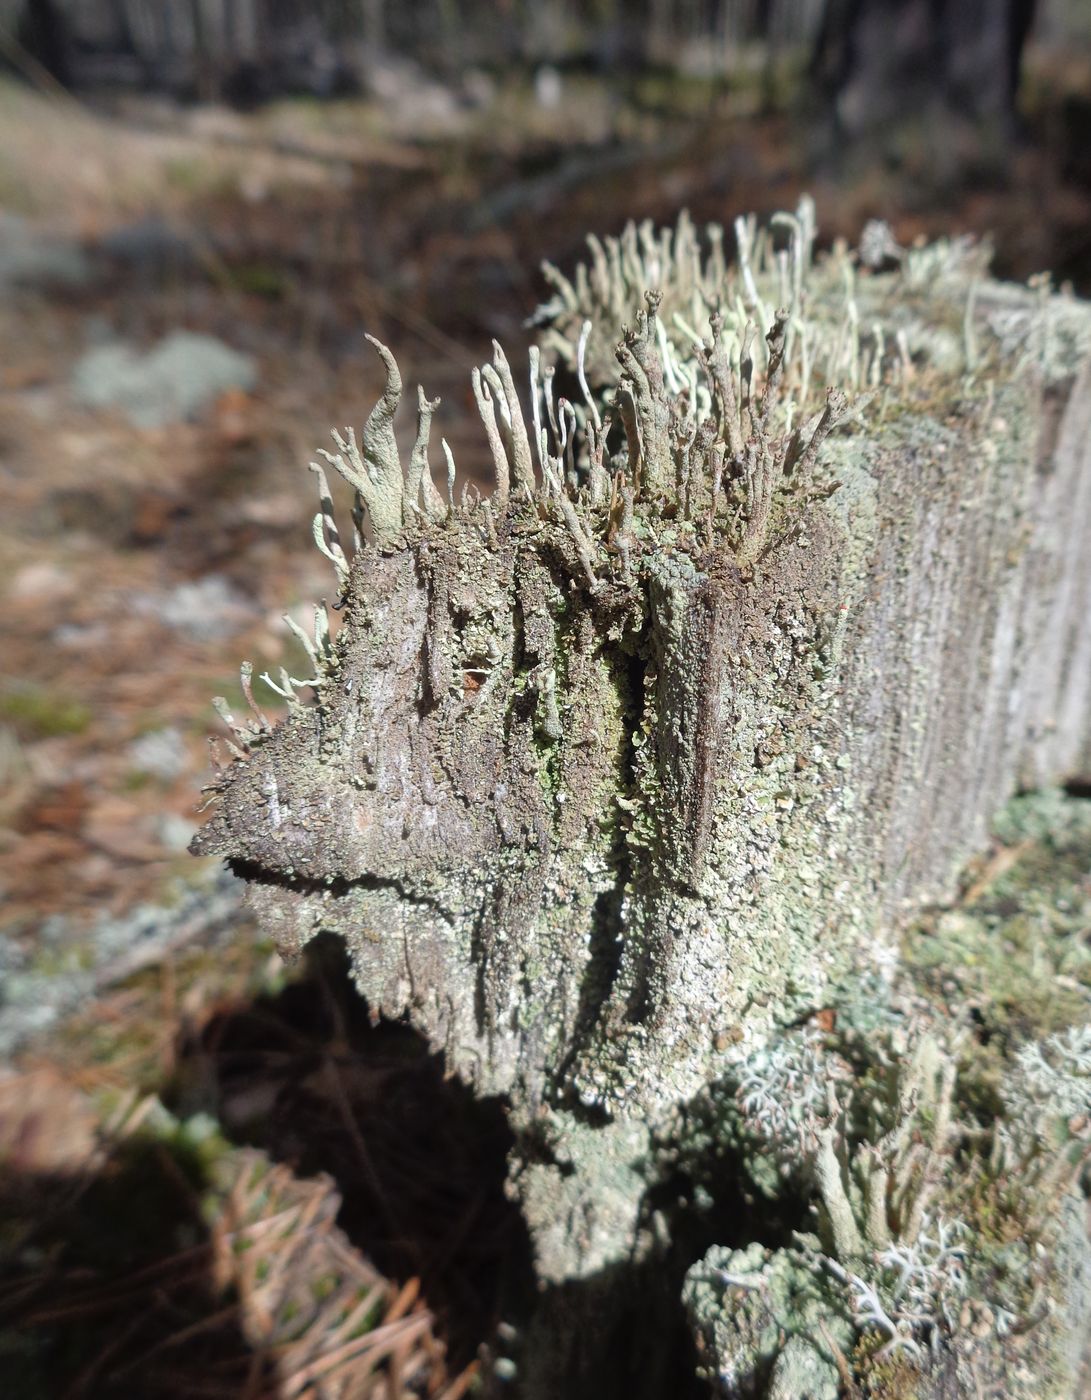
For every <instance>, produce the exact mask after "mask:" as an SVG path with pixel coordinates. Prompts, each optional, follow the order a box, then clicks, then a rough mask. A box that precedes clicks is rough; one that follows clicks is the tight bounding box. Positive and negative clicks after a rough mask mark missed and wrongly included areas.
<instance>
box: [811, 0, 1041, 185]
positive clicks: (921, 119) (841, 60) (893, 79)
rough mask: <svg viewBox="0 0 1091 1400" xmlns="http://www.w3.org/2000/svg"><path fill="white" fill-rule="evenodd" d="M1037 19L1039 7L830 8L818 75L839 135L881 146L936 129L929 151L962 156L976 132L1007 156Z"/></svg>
mask: <svg viewBox="0 0 1091 1400" xmlns="http://www.w3.org/2000/svg"><path fill="white" fill-rule="evenodd" d="M1034 13H1035V0H830V3H829V5H828V6H827V9H826V13H825V16H824V18H823V22H822V27H821V30H820V32H819V35H818V39H817V41H816V44H815V52H814V57H813V62H812V75H813V77H814V78H815V79H816V81H817V84H818V86H819V88H820V90H821V91H822V93H823V94H824V96H825V97H826V99H827V100H828V101H829V102H830V103H831V106H832V115H833V119H834V123H835V127H836V131H837V134H838V136H839V137H841V138H842V139H847V140H849V141H851V142H862V143H865V144H872V143H875V142H878V143H880V144H882V143H884V142H885V140H886V138H888V137H889V135H890V133H891V132H894V131H898V132H903V131H904V130H905V129H906V128H907V127H913V126H915V125H921V126H922V127H924V126H929V125H930V126H931V128H932V140H931V142H929V141H927V139H926V141H925V145H926V146H927V145H929V144H931V145H933V146H939V147H941V148H942V147H943V146H948V147H950V146H951V145H952V144H953V146H954V147H955V148H956V149H957V148H958V146H959V144H960V143H959V139H958V138H959V136H960V135H961V134H962V133H967V132H970V133H972V134H973V135H975V136H976V138H977V140H978V141H979V142H980V141H982V140H984V142H985V147H986V149H990V148H991V149H995V148H996V147H1000V148H1002V147H1003V145H1004V144H1005V143H1006V141H1007V140H1008V138H1009V137H1010V135H1011V132H1012V127H1013V119H1014V115H1015V99H1016V93H1017V90H1018V85H1019V70H1020V63H1021V59H1022V54H1023V49H1024V46H1025V44H1026V40H1027V37H1028V35H1029V33H1030V29H1031V25H1032V23H1033V20H1034ZM948 137H951V138H952V140H951V141H949V140H948ZM936 154H937V155H938V156H939V158H940V164H941V165H942V164H947V163H949V158H948V157H949V151H948V152H945V151H944V150H943V149H940V150H938V151H937V152H936Z"/></svg>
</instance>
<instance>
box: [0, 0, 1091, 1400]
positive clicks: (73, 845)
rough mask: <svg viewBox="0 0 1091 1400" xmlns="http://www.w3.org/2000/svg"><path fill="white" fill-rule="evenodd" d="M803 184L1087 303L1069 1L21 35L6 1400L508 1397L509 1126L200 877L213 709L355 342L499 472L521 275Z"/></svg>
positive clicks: (8, 187) (170, 19)
mask: <svg viewBox="0 0 1091 1400" xmlns="http://www.w3.org/2000/svg"><path fill="white" fill-rule="evenodd" d="M803 191H809V192H810V193H811V194H812V195H813V196H814V198H815V200H816V203H817V209H818V219H819V226H820V232H821V239H822V241H823V242H824V243H826V244H829V243H830V242H831V241H832V240H834V239H835V238H838V237H847V238H849V239H853V240H854V239H855V237H856V236H857V235H858V234H859V231H860V229H861V228H862V227H863V225H864V223H865V222H866V221H867V220H868V219H871V218H882V219H885V220H886V221H887V222H888V223H889V224H890V226H891V228H892V230H893V232H894V234H895V236H896V237H897V238H898V239H899V240H900V241H901V242H902V243H909V242H911V241H912V240H913V239H914V238H917V237H920V236H924V235H931V234H936V233H940V232H944V233H947V232H954V233H971V234H975V235H977V236H979V237H983V238H985V237H987V238H990V239H991V240H992V243H993V245H994V248H995V256H994V266H995V268H996V271H997V272H998V274H999V275H1001V276H1004V277H1011V278H1017V279H1025V278H1027V277H1028V276H1030V275H1031V274H1034V273H1037V272H1039V271H1042V270H1043V269H1048V270H1050V271H1051V273H1052V275H1053V277H1054V279H1055V280H1056V281H1057V282H1059V283H1062V282H1069V283H1071V285H1072V286H1073V287H1074V288H1075V290H1076V291H1077V292H1079V293H1082V294H1084V295H1088V294H1091V5H1088V4H1087V0H1038V2H1037V3H1035V0H641V2H640V3H622V0H533V3H531V0H417V2H416V3H412V2H411V0H400V3H394V2H393V0H0V647H2V650H0V657H2V661H0V1056H2V1057H3V1059H4V1062H5V1065H6V1067H5V1068H4V1069H3V1071H2V1073H0V1368H2V1370H3V1374H4V1376H5V1387H6V1393H7V1394H9V1395H12V1396H23V1395H25V1396H28V1397H37V1396H41V1397H51V1398H52V1397H55V1396H65V1395H70V1396H73V1397H75V1396H98V1395H104V1396H105V1395H115V1394H116V1395H126V1396H133V1395H138V1396H158V1395H164V1396H190V1395H209V1396H224V1397H235V1396H243V1395H245V1396H249V1397H252V1398H253V1397H258V1396H263V1395H269V1396H273V1395H277V1396H297V1395H298V1396H307V1395H316V1396H317V1395H320V1394H321V1395H331V1396H332V1395H342V1394H343V1395H349V1394H352V1395H367V1394H375V1395H382V1396H391V1397H395V1396H402V1395H411V1394H412V1395H417V1394H420V1395H423V1394H427V1395H431V1396H440V1395H443V1396H445V1397H448V1400H454V1397H456V1396H457V1395H461V1394H464V1393H482V1394H484V1393H490V1394H491V1393H493V1392H494V1391H497V1392H498V1393H499V1392H502V1393H514V1392H513V1391H512V1386H513V1385H514V1384H515V1382H511V1381H510V1380H509V1379H506V1378H507V1377H510V1375H511V1374H512V1373H513V1371H515V1370H516V1369H517V1350H518V1338H517V1332H516V1331H514V1330H513V1329H512V1328H511V1326H509V1325H508V1324H509V1323H510V1322H511V1320H512V1319H518V1317H519V1316H520V1310H521V1309H524V1310H525V1305H526V1298H527V1296H528V1283H527V1280H528V1258H527V1250H526V1241H525V1235H524V1232H523V1229H522V1225H521V1221H520V1220H519V1218H518V1215H517V1213H516V1212H515V1210H514V1208H513V1207H512V1206H511V1205H510V1204H509V1203H508V1202H507V1200H506V1198H505V1196H504V1193H503V1176H504V1153H505V1150H506V1146H507V1139H506V1128H505V1126H504V1121H503V1112H502V1106H501V1105H499V1104H483V1105H482V1104H475V1103H473V1102H472V1101H470V1100H469V1098H468V1096H467V1095H465V1094H463V1093H462V1091H461V1090H460V1088H459V1086H458V1085H455V1084H451V1083H449V1082H447V1081H445V1080H444V1079H443V1074H442V1067H441V1066H440V1065H439V1064H437V1062H436V1060H435V1059H434V1057H432V1056H430V1055H429V1054H428V1053H427V1048H426V1047H425V1046H423V1045H421V1044H420V1043H419V1041H418V1040H417V1038H416V1037H415V1036H414V1035H413V1034H412V1033H411V1032H410V1031H409V1030H408V1029H407V1028H405V1027H398V1026H389V1025H377V1026H372V1025H371V1023H370V1021H369V1018H368V1015H367V1009H366V1007H364V1006H363V1004H362V1002H360V1000H359V998H357V997H356V996H355V995H354V993H353V991H352V989H351V986H350V985H349V984H348V982H347V979H346V975H345V971H344V967H343V965H342V963H341V961H340V958H339V955H338V951H337V949H336V947H327V946H324V945H321V946H318V947H316V948H315V950H314V952H313V956H312V957H310V958H309V959H308V960H307V962H306V963H305V964H304V965H303V966H301V967H297V968H295V969H286V968H284V967H283V966H282V965H281V964H280V962H279V960H278V959H277V957H276V955H275V954H274V953H273V951H272V950H271V949H270V947H269V946H268V945H267V943H266V941H265V940H264V939H263V935H262V930H261V929H256V928H254V927H252V926H251V925H250V924H248V922H247V920H246V918H245V916H244V915H243V913H242V912H241V911H240V909H239V900H238V894H237V892H236V890H235V888H234V884H233V882H232V881H231V880H230V879H229V878H228V877H226V876H225V875H224V874H223V873H222V872H220V871H218V870H217V869H215V868H212V867H208V866H202V865H201V864H200V863H199V862H197V861H194V860H192V859H191V858H190V857H189V856H188V855H186V854H185V847H186V845H187V843H188V841H189V839H190V836H191V835H192V833H193V831H194V829H195V826H196V823H197V821H198V820H199V817H198V815H197V813H196V808H197V805H198V801H199V789H200V787H201V785H202V783H203V782H204V781H206V774H207V771H208V769H207V750H206V742H207V739H208V736H209V735H210V734H212V733H215V732H216V731H217V728H218V725H217V722H216V721H215V716H214V714H213V712H212V710H211V707H210V704H209V701H210V697H211V696H213V695H223V696H225V697H226V698H227V699H228V701H229V703H230V704H231V705H232V706H233V707H236V708H239V707H242V706H243V703H244V702H243V699H242V696H241V694H240V690H239V681H238V664H239V661H240V660H241V659H243V658H244V657H249V658H251V659H252V660H253V661H254V663H255V671H256V672H261V671H263V670H266V669H272V670H273V671H274V672H275V670H276V668H277V667H278V666H280V665H285V666H287V667H288V669H289V670H292V669H294V668H295V667H297V666H298V664H299V660H298V657H297V656H296V653H295V651H294V645H295V644H294V643H293V642H292V639H291V636H290V634H289V632H288V630H287V628H286V627H285V626H284V624H283V623H282V621H281V613H282V612H283V611H285V610H286V609H287V610H289V611H290V612H292V613H293V615H295V616H297V617H298V618H299V619H300V620H302V619H303V618H305V616H306V614H307V610H308V607H309V605H310V603H311V602H312V601H313V600H315V599H317V598H320V597H322V596H324V595H326V596H328V595H329V592H330V587H331V581H330V577H329V574H328V570H327V566H326V564H325V561H323V560H322V559H321V558H320V556H319V555H318V554H317V552H316V551H315V550H314V549H313V547H312V546H311V542H310V530H309V521H310V517H311V514H312V513H313V508H314V506H313V499H312V496H313V492H312V486H313V482H312V480H311V478H310V476H309V474H308V473H307V471H306V463H307V461H308V460H309V459H310V457H311V456H313V453H314V449H315V447H317V446H319V445H321V444H322V443H323V442H324V441H325V440H326V438H327V434H328V430H329V427H330V425H331V424H343V423H345V422H348V421H353V422H357V423H358V422H359V421H361V420H362V419H363V418H364V417H365V415H366V413H367V411H368V410H369V408H370V406H371V404H372V402H373V401H374V397H375V395H376V393H377V390H378V388H379V382H380V376H379V375H378V373H377V370H376V363H375V361H374V357H373V355H372V353H371V352H370V350H369V348H368V347H367V345H366V344H365V342H364V339H363V336H364V332H365V331H367V332H370V333H372V334H375V335H377V336H379V337H380V338H381V339H382V340H384V341H385V342H386V343H387V344H389V345H390V346H391V348H392V349H393V350H394V352H395V354H396V355H397V357H398V359H399V361H400V362H401V365H402V369H403V373H404V375H405V377H406V380H407V383H408V384H409V385H412V384H414V383H415V382H417V381H418V380H419V381H420V382H421V383H422V384H423V385H424V386H425V388H426V389H427V391H428V393H429V394H430V395H433V396H434V395H436V394H439V395H441V396H442V398H443V406H442V408H441V410H440V415H439V419H440V431H441V433H442V434H443V435H445V436H446V437H447V438H448V439H449V441H450V442H451V443H452V445H453V447H454V449H455V453H456V456H457V457H458V459H459V463H460V469H461V471H462V472H463V473H468V474H470V475H473V474H474V473H475V472H479V473H480V474H481V476H482V479H484V475H485V468H486V461H485V453H484V450H483V448H484V439H483V437H482V435H481V433H480V431H479V425H477V424H476V423H475V413H474V411H473V407H472V397H471V395H470V392H469V370H470V367H471V366H472V365H474V364H476V363H480V362H481V361H482V360H483V359H484V358H487V356H488V355H489V342H490V340H491V339H492V337H494V336H495V337H497V338H498V339H500V340H501V341H503V343H504V345H505V347H506V348H507V351H508V354H509V356H511V357H512V358H513V360H514V361H516V362H519V361H521V360H522V359H523V357H524V356H525V349H526V346H527V345H528V344H529V343H530V337H531V335H532V332H530V331H528V330H527V328H526V321H527V318H528V317H529V316H530V315H531V314H532V313H533V311H534V309H535V307H536V306H537V304H538V303H539V302H540V301H541V300H543V299H545V297H546V295H547V287H546V285H545V283H544V282H543V279H542V277H541V275H540V273H539V264H540V261H541V260H542V259H543V258H545V257H548V258H549V259H550V260H552V261H554V262H556V263H558V264H559V265H560V266H561V267H562V268H568V269H570V268H571V266H572V264H573V263H574V261H575V260H576V259H578V258H579V257H580V256H581V255H582V252H583V248H584V236H585V234H586V233H588V232H589V231H594V232H596V233H598V234H600V235H601V234H611V233H618V232H619V231H620V229H621V227H622V226H623V224H624V223H625V221H626V220H628V219H630V218H635V219H638V220H640V219H643V218H649V217H650V218H652V219H654V220H655V221H657V222H667V221H670V222H673V220H674V219H675V218H676V216H677V214H678V212H679V211H680V210H681V209H682V208H688V209H689V211H690V213H691V214H692V215H693V217H694V219H695V220H696V221H697V222H698V223H699V224H700V223H703V222H705V221H707V220H716V221H719V222H722V223H725V224H728V225H729V224H730V221H731V220H732V219H733V218H734V217H735V215H737V214H739V213H746V212H750V211H756V212H758V213H769V212H772V211H774V210H776V209H782V208H793V207H794V206H795V204H796V201H797V199H798V197H799V195H800V194H801V193H802V192H803ZM403 426H405V427H406V429H407V431H410V432H411V430H412V425H411V424H409V423H408V421H407V423H406V424H405V425H403ZM260 690H261V687H259V691H260ZM259 698H260V701H261V703H262V705H263V707H264V708H266V710H267V711H268V713H270V714H271V715H275V714H276V713H277V709H276V705H275V703H272V702H274V701H275V700H276V697H275V696H274V695H272V693H271V692H268V693H266V694H264V695H260V696H259ZM267 702H268V703H267ZM323 1173H324V1175H323ZM497 1324H502V1325H501V1326H500V1330H499V1331H497ZM679 1345H680V1347H681V1348H683V1350H684V1342H682V1341H680V1343H679ZM483 1348H484V1350H483ZM508 1352H511V1353H512V1355H508V1354H507V1353H508ZM498 1358H499V1359H498ZM684 1371H685V1364H684V1362H683V1363H682V1370H681V1371H680V1375H681V1374H682V1372H684ZM12 1387H14V1388H12ZM682 1393H684V1392H683V1390H680V1391H679V1394H682ZM699 1393H700V1391H699V1390H698V1391H694V1394H699Z"/></svg>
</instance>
